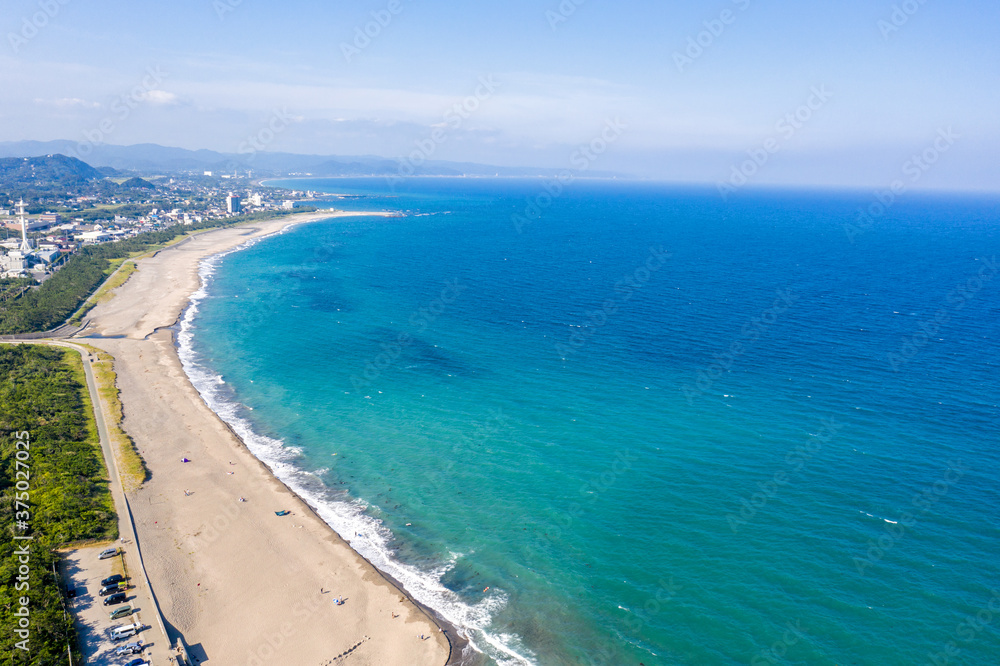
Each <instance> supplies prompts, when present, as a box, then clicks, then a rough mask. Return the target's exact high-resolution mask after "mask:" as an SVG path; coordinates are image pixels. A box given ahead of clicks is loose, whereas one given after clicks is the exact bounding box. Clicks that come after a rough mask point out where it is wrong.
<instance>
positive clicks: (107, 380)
mask: <svg viewBox="0 0 1000 666" xmlns="http://www.w3.org/2000/svg"><path fill="white" fill-rule="evenodd" d="M80 346H81V347H85V348H86V349H87V351H89V352H90V353H91V354H93V355H94V357H95V358H96V359H97V360H96V361H94V362H92V363H91V367H92V368H93V369H94V382H95V383H96V384H97V392H98V393H99V394H100V395H101V401H102V402H103V403H104V405H105V406H106V408H107V412H106V413H105V416H106V417H107V418H106V419H105V420H106V421H107V424H108V437H109V438H110V439H111V447H112V450H113V451H114V454H115V458H116V459H117V460H118V473H119V475H121V480H122V488H124V489H125V492H131V491H133V490H138V489H139V487H141V486H142V484H143V483H145V482H146V479H147V478H149V468H147V467H146V461H145V460H143V459H142V456H141V455H139V450H138V449H137V448H136V446H135V442H134V441H133V440H132V438H131V437H129V435H128V433H126V432H125V431H124V430H123V429H122V421H123V420H124V419H125V411H124V408H123V407H122V400H121V391H120V390H119V389H118V375H117V373H115V368H114V362H115V358H114V356H112V355H111V354H109V353H107V352H106V351H104V350H103V349H98V348H97V347H92V346H90V345H80Z"/></svg>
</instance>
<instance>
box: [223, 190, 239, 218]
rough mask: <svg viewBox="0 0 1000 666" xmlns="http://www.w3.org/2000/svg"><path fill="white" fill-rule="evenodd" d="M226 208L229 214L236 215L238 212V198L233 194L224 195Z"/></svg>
mask: <svg viewBox="0 0 1000 666" xmlns="http://www.w3.org/2000/svg"><path fill="white" fill-rule="evenodd" d="M226 210H227V211H228V212H229V214H230V215H238V214H239V212H240V198H239V197H238V196H236V195H235V194H230V195H229V196H228V197H226Z"/></svg>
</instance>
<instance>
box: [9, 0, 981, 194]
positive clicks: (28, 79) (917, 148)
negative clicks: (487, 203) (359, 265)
mask: <svg viewBox="0 0 1000 666" xmlns="http://www.w3.org/2000/svg"><path fill="white" fill-rule="evenodd" d="M998 20H1000V6H997V5H996V4H994V3H987V2H985V1H983V0H976V1H974V2H970V3H965V4H964V5H963V6H961V7H956V6H953V5H945V4H944V3H933V2H926V0H906V1H904V2H875V3H863V2H860V0H849V1H848V2H844V3H838V4H836V5H823V6H803V5H800V4H796V3H792V2H788V1H785V2H776V3H775V2H772V3H759V2H757V1H756V0H721V1H718V2H697V3H695V2H687V3H683V4H681V5H679V6H662V5H660V4H657V3H652V2H635V1H632V2H624V3H617V4H614V5H611V4H604V3H598V2H596V1H594V0H589V1H584V0H562V2H560V1H559V0H537V1H534V2H529V1H528V0H511V1H508V2H504V3H500V2H485V3H479V4H478V5H477V6H476V7H475V8H474V9H472V8H467V7H455V6H454V5H453V4H452V3H445V2H441V1H440V0H426V1H425V2H412V0H375V1H369V2H365V3H361V4H358V5H354V6H325V5H322V6H316V5H314V4H311V3H306V2H302V1H301V0H293V1H292V2H287V3H283V4H281V5H277V4H264V3H260V2H250V1H246V0H179V1H178V2H175V3H171V4H170V5H136V4H133V3H128V4H126V3H124V2H121V1H120V0H114V1H111V2H105V3H102V4H101V6H100V7H95V6H93V5H90V4H87V3H82V2H74V1H73V0H31V1H28V0H15V1H13V2H11V3H9V7H8V11H6V12H4V18H3V20H2V23H0V25H2V26H3V34H4V37H5V39H4V41H5V45H4V46H3V47H2V50H0V63H2V67H0V86H2V87H3V89H4V91H5V93H6V94H5V95H4V96H3V97H2V99H0V115H2V117H3V119H4V121H5V122H4V124H3V127H4V130H3V131H2V132H0V141H21V140H40V141H47V140H55V139H69V140H74V141H79V142H83V143H86V142H103V143H108V144H115V145H129V144H136V143H157V144H161V145H164V146H176V147H181V148H187V149H192V150H197V149H202V148H207V149H211V150H216V151H220V152H227V153H237V152H246V151H247V149H248V147H249V148H251V149H252V150H258V149H261V150H267V151H281V152H290V153H304V154H331V155H379V156H384V157H387V158H390V159H414V157H413V156H416V158H427V159H432V160H451V161H468V162H478V163H486V164H496V165H501V166H530V167H546V168H569V169H580V168H581V164H582V162H581V161H580V160H579V159H576V160H574V157H575V156H576V157H577V158H579V155H580V153H579V150H580V147H581V146H588V145H593V146H595V147H597V148H598V149H599V150H598V151H596V152H595V153H594V154H593V159H590V158H589V157H588V158H587V159H586V164H587V168H592V169H594V170H600V171H617V172H624V173H630V174H635V175H637V176H640V177H647V178H657V179H666V180H674V181H682V182H705V183H722V182H731V181H732V179H733V178H734V177H736V178H737V179H738V177H737V176H734V173H735V172H734V170H736V171H742V173H743V175H744V176H745V177H746V182H747V184H750V185H775V184H782V185H817V186H861V187H873V188H885V187H888V186H889V184H890V183H891V182H892V181H893V180H895V179H903V180H905V182H906V183H907V184H908V186H912V187H914V188H920V187H931V188H945V189H974V190H992V191H996V190H998V189H1000V163H998V160H997V159H996V158H997V156H998V155H1000V126H998V123H997V118H998V117H1000V113H998V111H1000V92H998V90H1000V86H998V84H1000V74H998V72H997V70H996V68H990V67H988V66H987V65H986V64H987V63H995V62H997V61H998V57H1000V44H998V43H997V40H996V39H995V25H996V24H997V23H998ZM366 32H367V34H366ZM609 128H614V129H613V130H610V129H609ZM407 156H410V157H409V158H407ZM914 156H916V157H917V159H916V160H914V159H913V158H914ZM748 160H753V161H755V162H756V164H751V163H748Z"/></svg>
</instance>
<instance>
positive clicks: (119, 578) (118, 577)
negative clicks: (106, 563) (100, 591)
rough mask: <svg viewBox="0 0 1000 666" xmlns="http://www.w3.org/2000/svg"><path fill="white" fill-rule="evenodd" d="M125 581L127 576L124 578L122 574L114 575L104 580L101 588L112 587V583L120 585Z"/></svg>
mask: <svg viewBox="0 0 1000 666" xmlns="http://www.w3.org/2000/svg"><path fill="white" fill-rule="evenodd" d="M123 580H125V576H123V575H121V574H114V575H112V576H108V577H107V578H105V579H104V580H102V581H101V586H102V587H103V586H106V585H111V584H112V583H120V582H122V581H123Z"/></svg>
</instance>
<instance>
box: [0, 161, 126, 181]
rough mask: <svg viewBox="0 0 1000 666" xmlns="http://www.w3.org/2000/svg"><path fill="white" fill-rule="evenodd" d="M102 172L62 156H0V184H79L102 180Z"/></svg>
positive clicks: (103, 174)
mask: <svg viewBox="0 0 1000 666" xmlns="http://www.w3.org/2000/svg"><path fill="white" fill-rule="evenodd" d="M104 171H105V170H98V169H95V168H94V167H92V166H90V165H89V164H87V163H86V162H81V161H80V160H78V159H76V158H75V157H66V156H65V155H46V156H45V157H6V158H2V159H0V187H2V188H5V189H48V188H50V187H52V186H70V185H82V184H84V183H87V182H89V181H93V180H103V179H104V177H105V175H106V174H105V173H104Z"/></svg>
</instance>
